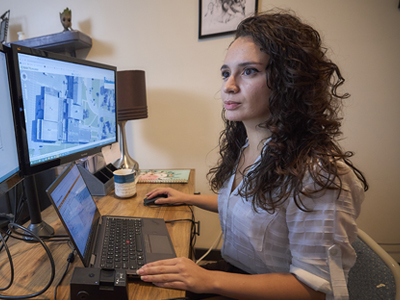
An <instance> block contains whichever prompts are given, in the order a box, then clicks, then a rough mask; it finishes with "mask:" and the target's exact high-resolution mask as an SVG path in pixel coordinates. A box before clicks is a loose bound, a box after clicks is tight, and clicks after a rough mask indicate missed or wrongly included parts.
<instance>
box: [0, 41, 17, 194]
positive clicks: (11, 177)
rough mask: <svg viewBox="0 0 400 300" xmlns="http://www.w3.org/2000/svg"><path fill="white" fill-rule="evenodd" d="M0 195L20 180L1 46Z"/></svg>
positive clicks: (8, 87) (6, 71) (6, 72)
mask: <svg viewBox="0 0 400 300" xmlns="http://www.w3.org/2000/svg"><path fill="white" fill-rule="evenodd" d="M0 107H1V109H0V195H1V194H3V193H5V192H7V190H8V189H10V188H11V187H12V186H13V185H15V184H16V183H18V182H19V181H20V179H19V174H18V172H19V160H18V151H17V142H16V136H15V126H14V124H15V123H14V117H13V110H12V104H11V94H10V83H9V73H8V63H7V56H6V53H5V52H4V50H3V49H2V46H0Z"/></svg>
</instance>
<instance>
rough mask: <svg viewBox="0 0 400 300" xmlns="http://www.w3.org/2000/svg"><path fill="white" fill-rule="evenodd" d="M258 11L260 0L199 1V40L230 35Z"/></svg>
mask: <svg viewBox="0 0 400 300" xmlns="http://www.w3.org/2000/svg"><path fill="white" fill-rule="evenodd" d="M257 11H258V0H199V39H203V38H208V37H212V36H218V35H223V34H229V33H232V32H234V31H235V30H236V27H237V25H238V24H239V23H240V21H242V20H243V19H244V18H246V17H248V16H251V15H253V14H254V13H256V12H257Z"/></svg>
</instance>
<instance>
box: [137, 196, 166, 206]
mask: <svg viewBox="0 0 400 300" xmlns="http://www.w3.org/2000/svg"><path fill="white" fill-rule="evenodd" d="M160 198H168V195H167V194H160V195H157V196H154V197H153V198H151V199H147V197H146V198H144V199H143V204H144V205H145V206H150V205H162V204H157V203H154V202H155V201H156V200H157V199H160Z"/></svg>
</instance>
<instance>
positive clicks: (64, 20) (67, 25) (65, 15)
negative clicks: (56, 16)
mask: <svg viewBox="0 0 400 300" xmlns="http://www.w3.org/2000/svg"><path fill="white" fill-rule="evenodd" d="M60 21H61V24H62V25H63V27H64V31H69V30H72V28H71V24H72V23H71V10H70V9H69V8H68V7H67V8H66V9H64V11H63V12H62V13H60Z"/></svg>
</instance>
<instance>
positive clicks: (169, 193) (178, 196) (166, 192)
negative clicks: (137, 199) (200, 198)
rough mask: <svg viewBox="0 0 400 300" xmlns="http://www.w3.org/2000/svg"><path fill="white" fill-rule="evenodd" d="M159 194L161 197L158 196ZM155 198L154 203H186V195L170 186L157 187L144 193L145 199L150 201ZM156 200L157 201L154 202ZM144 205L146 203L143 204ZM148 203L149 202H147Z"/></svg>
mask: <svg viewBox="0 0 400 300" xmlns="http://www.w3.org/2000/svg"><path fill="white" fill-rule="evenodd" d="M160 196H161V197H160ZM155 198H157V199H156V200H154V201H153V203H152V204H151V205H153V204H155V205H180V204H186V200H187V199H188V195H187V194H185V193H182V192H178V191H177V190H174V189H172V188H157V189H154V190H152V191H151V192H150V193H148V194H147V195H146V198H145V200H144V201H145V202H146V199H147V201H148V202H150V203H151V200H153V199H155ZM155 201H157V203H154V202H155ZM145 205H146V204H145ZM147 205H149V204H147Z"/></svg>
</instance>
